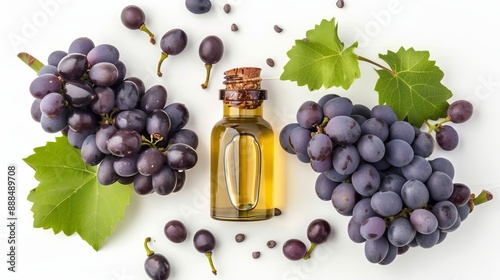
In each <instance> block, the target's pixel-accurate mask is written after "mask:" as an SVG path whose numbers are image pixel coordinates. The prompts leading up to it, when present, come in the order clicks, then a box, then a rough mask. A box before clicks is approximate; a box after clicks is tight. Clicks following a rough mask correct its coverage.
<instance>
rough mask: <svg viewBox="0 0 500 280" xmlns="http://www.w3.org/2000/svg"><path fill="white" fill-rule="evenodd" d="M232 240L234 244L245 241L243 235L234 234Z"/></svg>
mask: <svg viewBox="0 0 500 280" xmlns="http://www.w3.org/2000/svg"><path fill="white" fill-rule="evenodd" d="M234 240H236V242H238V243H241V242H243V241H244V240H245V235H244V234H243V233H238V234H236V236H234Z"/></svg>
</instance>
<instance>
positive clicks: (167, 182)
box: [152, 165, 177, 195]
mask: <svg viewBox="0 0 500 280" xmlns="http://www.w3.org/2000/svg"><path fill="white" fill-rule="evenodd" d="M152 184H153V188H154V190H155V192H156V193H157V194H159V195H169V194H171V193H172V192H173V191H174V188H175V186H176V184H177V176H176V175H175V170H173V169H172V168H170V167H168V166H167V165H163V166H162V168H161V169H160V170H159V171H158V172H156V173H155V174H153V176H152Z"/></svg>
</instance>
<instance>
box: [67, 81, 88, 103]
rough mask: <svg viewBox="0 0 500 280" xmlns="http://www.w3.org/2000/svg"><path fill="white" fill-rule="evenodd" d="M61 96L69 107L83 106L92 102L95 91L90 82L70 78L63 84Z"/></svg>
mask: <svg viewBox="0 0 500 280" xmlns="http://www.w3.org/2000/svg"><path fill="white" fill-rule="evenodd" d="M63 96H64V99H66V101H68V104H69V105H70V106H71V107H74V108H83V107H85V106H87V105H89V104H90V103H91V102H92V100H93V99H94V97H95V93H94V89H93V88H92V86H91V85H90V84H88V83H86V82H84V81H81V80H72V81H67V82H66V84H65V85H64V90H63Z"/></svg>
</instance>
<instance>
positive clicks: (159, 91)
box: [139, 85, 168, 113]
mask: <svg viewBox="0 0 500 280" xmlns="http://www.w3.org/2000/svg"><path fill="white" fill-rule="evenodd" d="M167 96H168V95H167V89H165V87H164V86H162V85H154V86H152V87H150V88H149V89H148V90H147V91H145V92H144V95H143V96H142V97H141V101H140V105H139V106H140V108H141V110H143V111H144V112H146V113H151V112H153V111H154V110H156V109H163V108H165V105H166V104H167Z"/></svg>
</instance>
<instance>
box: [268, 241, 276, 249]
mask: <svg viewBox="0 0 500 280" xmlns="http://www.w3.org/2000/svg"><path fill="white" fill-rule="evenodd" d="M266 245H267V247H268V248H274V247H275V246H276V241H274V240H269V241H267V243H266Z"/></svg>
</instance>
